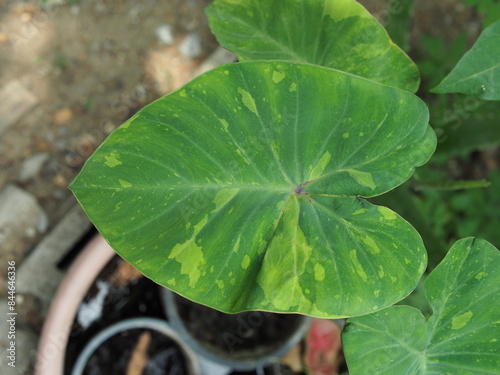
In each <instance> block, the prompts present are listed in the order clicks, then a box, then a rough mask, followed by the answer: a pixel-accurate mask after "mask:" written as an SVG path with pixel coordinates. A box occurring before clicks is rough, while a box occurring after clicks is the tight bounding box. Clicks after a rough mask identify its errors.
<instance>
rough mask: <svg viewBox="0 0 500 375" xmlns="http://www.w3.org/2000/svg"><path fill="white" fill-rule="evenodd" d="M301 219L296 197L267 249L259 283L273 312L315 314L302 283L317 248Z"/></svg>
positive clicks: (291, 200) (319, 274) (288, 203)
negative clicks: (301, 223) (314, 248)
mask: <svg viewBox="0 0 500 375" xmlns="http://www.w3.org/2000/svg"><path fill="white" fill-rule="evenodd" d="M299 216H300V204H299V197H298V196H296V195H292V196H291V197H290V198H289V199H288V202H287V204H286V206H285V208H284V211H283V213H282V216H281V220H280V222H279V225H278V227H277V228H276V231H275V233H274V237H273V238H272V240H271V242H270V244H269V246H268V247H267V251H266V255H265V257H264V261H263V263H262V267H261V272H260V273H259V277H258V280H257V282H258V283H259V285H260V287H261V288H262V290H263V292H264V295H265V297H266V299H267V300H269V301H272V305H273V308H276V309H279V310H287V309H289V308H290V306H297V309H298V310H300V311H311V312H312V311H314V309H315V306H314V305H313V304H312V303H311V301H310V300H309V299H307V298H305V291H304V289H302V285H301V283H300V280H301V276H302V275H303V274H304V272H305V271H306V265H308V264H310V263H308V260H309V259H310V257H311V253H312V250H313V247H312V246H311V245H310V244H308V242H307V238H306V236H305V234H304V232H302V230H301V228H300V225H299ZM316 272H317V274H316ZM323 273H324V272H322V271H321V269H319V268H317V269H316V270H315V276H318V277H319V278H321V277H323V275H322V274H323Z"/></svg>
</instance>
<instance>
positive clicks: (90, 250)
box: [35, 235, 115, 375]
mask: <svg viewBox="0 0 500 375" xmlns="http://www.w3.org/2000/svg"><path fill="white" fill-rule="evenodd" d="M114 255H115V252H114V251H113V249H111V247H110V246H109V245H108V243H107V242H106V241H105V240H104V238H102V236H100V235H96V236H95V237H94V238H93V239H92V240H91V241H90V242H89V243H88V244H87V245H86V246H85V248H84V249H83V250H82V252H81V253H80V254H79V256H78V257H77V258H76V259H75V261H74V262H73V263H72V265H71V267H70V268H69V269H68V272H67V274H66V276H65V277H64V279H63V280H62V282H61V284H60V286H59V288H58V290H57V292H56V294H55V296H54V298H53V300H52V303H51V305H50V308H49V312H48V314H47V318H46V319H45V323H44V325H43V328H42V332H41V335H40V340H39V342H38V353H37V358H36V365H35V375H62V374H63V373H64V358H65V354H66V346H67V344H68V339H69V335H70V332H71V326H72V324H73V320H74V317H75V314H76V312H77V310H78V306H79V305H80V302H81V301H82V299H83V297H84V296H85V294H86V293H87V290H88V289H89V288H90V286H91V285H92V282H93V281H94V279H95V278H96V277H97V275H98V274H99V272H100V271H101V269H102V268H104V266H105V265H106V264H107V263H108V262H109V261H110V260H111V258H112V257H113V256H114Z"/></svg>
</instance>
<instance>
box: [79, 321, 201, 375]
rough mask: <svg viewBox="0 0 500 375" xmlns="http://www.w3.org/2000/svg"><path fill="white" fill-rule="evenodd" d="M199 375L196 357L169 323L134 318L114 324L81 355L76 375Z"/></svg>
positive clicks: (95, 338) (93, 340)
mask: <svg viewBox="0 0 500 375" xmlns="http://www.w3.org/2000/svg"><path fill="white" fill-rule="evenodd" d="M132 367H135V372H134V373H138V374H139V373H140V374H144V375H148V374H162V375H163V374H165V375H166V374H172V375H173V374H175V375H198V374H200V365H199V362H198V358H197V357H196V355H195V354H194V353H193V352H192V351H191V350H190V349H189V347H187V345H186V344H185V343H184V342H182V340H181V339H180V338H179V336H178V335H177V333H176V332H175V331H173V330H172V329H171V328H170V327H169V325H168V324H167V322H165V321H163V320H160V319H153V318H134V319H128V320H124V321H121V322H119V323H116V324H113V325H111V326H109V327H108V328H106V329H105V330H103V331H101V332H100V333H99V334H98V335H96V336H95V337H94V338H93V339H92V340H90V342H89V343H88V344H87V346H86V347H85V348H84V350H83V351H82V352H81V353H80V356H79V357H78V359H77V361H76V363H75V366H74V367H73V371H72V373H71V374H72V375H86V374H103V375H107V374H125V373H127V374H128V373H131V371H132V370H131V368H132Z"/></svg>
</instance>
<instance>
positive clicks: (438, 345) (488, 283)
mask: <svg viewBox="0 0 500 375" xmlns="http://www.w3.org/2000/svg"><path fill="white" fill-rule="evenodd" d="M499 283H500V254H499V253H498V250H497V249H496V248H495V247H494V246H493V245H491V244H490V243H489V242H487V241H485V240H479V239H474V238H467V239H463V240H460V241H457V242H456V243H455V245H453V247H452V248H451V250H450V251H449V253H448V255H447V256H446V257H445V259H444V260H443V261H442V262H441V264H440V265H439V266H438V267H436V269H435V270H434V271H433V272H432V273H431V274H430V275H429V276H428V277H427V280H426V281H425V285H424V288H425V293H426V296H427V299H428V300H429V302H430V304H431V306H432V308H433V310H434V314H433V315H432V316H431V317H430V318H429V320H428V321H427V322H425V318H424V317H423V315H422V314H421V313H420V311H419V310H417V309H415V308H413V307H409V306H393V307H389V308H387V309H385V310H382V311H379V312H377V313H374V314H371V315H367V316H363V317H358V318H352V319H349V320H348V321H347V325H346V327H345V329H344V332H343V334H342V341H343V344H344V351H345V355H346V359H347V364H348V366H349V373H350V374H352V375H360V374H366V375H377V374H381V375H382V374H383V375H387V374H398V375H404V374H407V375H410V374H412V375H431V374H432V375H434V374H440V375H446V374H448V375H455V374H460V375H468V374H471V375H472V374H498V370H499V369H500V345H499V340H500V330H499V326H498V323H499V321H500V299H499V298H498V285H499Z"/></svg>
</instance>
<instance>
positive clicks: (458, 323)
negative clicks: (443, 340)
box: [451, 311, 474, 329]
mask: <svg viewBox="0 0 500 375" xmlns="http://www.w3.org/2000/svg"><path fill="white" fill-rule="evenodd" d="M472 315H474V314H473V313H472V311H467V312H466V313H463V314H462V315H458V316H456V317H454V318H453V319H452V320H451V329H460V328H463V327H465V326H466V325H467V323H468V322H469V320H470V318H472Z"/></svg>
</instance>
